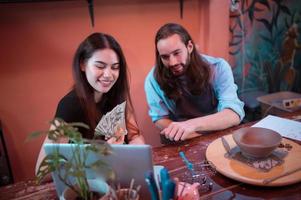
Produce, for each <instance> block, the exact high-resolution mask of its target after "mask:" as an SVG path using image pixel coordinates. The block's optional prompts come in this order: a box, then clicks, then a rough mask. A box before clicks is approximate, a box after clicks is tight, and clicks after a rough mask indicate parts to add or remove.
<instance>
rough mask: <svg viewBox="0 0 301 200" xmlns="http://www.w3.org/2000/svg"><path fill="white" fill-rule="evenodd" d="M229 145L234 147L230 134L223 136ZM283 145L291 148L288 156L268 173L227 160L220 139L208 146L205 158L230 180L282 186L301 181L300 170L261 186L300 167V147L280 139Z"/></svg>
mask: <svg viewBox="0 0 301 200" xmlns="http://www.w3.org/2000/svg"><path fill="white" fill-rule="evenodd" d="M224 138H225V139H226V140H227V142H228V143H229V145H230V147H231V149H232V148H234V147H235V146H236V144H235V142H234V140H233V139H232V134H230V135H226V136H224ZM282 142H283V143H284V144H286V143H288V144H291V145H292V146H293V148H292V150H290V151H289V153H288V155H287V156H286V157H285V159H284V163H283V164H282V165H279V166H276V167H274V168H273V169H271V170H270V171H269V172H262V171H259V170H256V169H255V168H252V167H250V166H248V165H246V164H244V163H241V162H239V161H237V160H233V159H228V158H226V157H225V156H224V155H225V153H226V150H225V148H224V146H223V144H222V141H221V138H218V139H216V140H214V141H213V142H212V143H210V144H209V146H208V148H207V150H206V158H207V160H209V161H211V162H212V163H213V164H214V165H215V167H216V170H217V171H218V172H219V173H221V174H223V175H224V176H227V177H229V178H231V179H234V180H237V181H240V182H243V183H248V184H252V185H258V186H284V185H289V184H293V183H297V182H299V181H301V170H299V171H297V172H295V173H293V174H290V175H287V176H284V177H282V178H279V179H277V180H275V181H273V182H270V183H268V184H263V180H264V179H266V178H272V177H275V176H278V175H280V174H283V173H286V172H287V171H289V170H292V169H296V168H297V167H301V162H300V160H301V146H300V145H299V144H297V143H295V142H293V141H291V140H288V139H285V138H282Z"/></svg>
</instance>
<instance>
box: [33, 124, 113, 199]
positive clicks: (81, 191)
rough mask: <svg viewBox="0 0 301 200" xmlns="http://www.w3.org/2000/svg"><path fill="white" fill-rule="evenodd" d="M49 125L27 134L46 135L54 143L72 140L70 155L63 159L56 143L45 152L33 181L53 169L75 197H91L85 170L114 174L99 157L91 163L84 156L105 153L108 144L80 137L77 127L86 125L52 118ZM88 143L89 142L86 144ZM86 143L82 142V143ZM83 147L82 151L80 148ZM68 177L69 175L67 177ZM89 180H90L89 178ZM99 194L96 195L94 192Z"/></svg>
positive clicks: (108, 146)
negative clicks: (50, 151)
mask: <svg viewBox="0 0 301 200" xmlns="http://www.w3.org/2000/svg"><path fill="white" fill-rule="evenodd" d="M50 124H51V128H50V130H48V131H38V132H34V133H32V134H31V136H30V138H33V137H37V136H39V135H41V134H47V137H48V138H49V139H50V140H51V141H52V142H53V143H58V142H59V141H60V139H62V138H68V139H69V142H70V143H72V147H73V148H72V152H71V154H72V155H71V156H70V157H69V159H68V158H66V157H65V156H64V155H63V154H61V153H60V151H59V148H60V145H57V148H56V149H55V150H54V151H53V153H51V154H48V155H47V156H46V157H45V158H44V159H43V160H42V162H41V164H40V166H39V168H38V172H37V181H38V183H41V181H42V180H43V179H44V178H45V177H46V176H48V175H49V174H50V173H51V172H55V173H56V174H57V177H58V178H59V180H60V181H61V182H63V183H64V184H65V185H66V186H67V188H69V189H71V190H72V191H73V193H75V194H76V195H77V198H76V199H85V200H91V199H93V198H94V197H93V196H95V192H92V191H91V188H93V186H92V187H91V185H89V184H90V183H91V181H89V179H88V177H87V174H86V169H93V170H96V171H97V170H101V171H104V170H106V174H107V175H108V176H107V178H113V177H114V173H113V171H112V170H111V169H110V167H109V166H107V165H106V163H104V162H103V161H101V160H97V161H94V162H92V163H88V162H87V157H88V155H89V154H90V153H96V154H101V155H104V156H106V155H109V154H111V152H112V150H111V147H110V145H109V144H107V143H106V142H104V141H97V142H95V141H93V140H92V141H88V140H87V139H84V138H83V137H82V135H81V133H80V132H79V128H80V127H82V128H87V129H88V128H89V127H88V126H87V125H85V124H83V123H67V122H65V121H63V120H62V119H58V118H56V119H54V120H52V121H51V122H50ZM87 143H89V144H87ZM85 144H86V145H85ZM83 146H84V151H81V150H80V148H82V147H83ZM70 177H73V178H72V179H70ZM92 182H93V181H92ZM98 196H99V195H98Z"/></svg>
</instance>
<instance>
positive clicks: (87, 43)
mask: <svg viewBox="0 0 301 200" xmlns="http://www.w3.org/2000/svg"><path fill="white" fill-rule="evenodd" d="M72 70H73V78H74V87H73V89H72V90H71V91H70V92H69V93H68V94H66V95H65V96H64V97H63V98H62V99H61V101H60V102H59V104H58V107H57V111H56V114H55V117H59V118H61V119H63V120H64V121H66V122H83V123H85V124H87V125H89V127H90V129H89V130H88V129H80V132H81V133H82V134H83V137H84V138H88V139H92V138H93V137H94V129H95V127H96V125H97V123H98V122H99V120H100V119H101V117H102V116H103V115H105V114H106V113H107V112H109V111H111V110H112V109H113V108H114V107H115V106H116V105H118V104H121V103H122V102H124V101H126V112H125V118H126V128H127V135H125V136H121V137H112V138H111V139H109V140H108V141H107V142H108V143H119V144H120V143H126V144H127V143H129V144H144V143H145V142H144V138H143V136H142V135H141V133H140V131H139V130H138V126H137V123H136V120H135V116H134V110H133V106H132V102H131V98H130V94H129V82H128V71H127V70H128V69H127V64H126V60H125V57H124V55H123V52H122V50H121V47H120V45H119V44H118V42H117V41H116V40H115V39H114V38H113V37H112V36H110V35H107V34H103V33H93V34H91V35H90V36H88V37H87V38H86V39H85V40H84V41H83V42H82V43H81V44H80V45H79V47H78V49H77V51H76V53H75V56H74V59H73V68H72ZM116 138H118V139H116ZM103 139H104V138H103ZM46 142H50V141H49V139H48V138H47V137H46V139H45V141H44V143H46ZM44 156H45V153H44V150H43V149H41V151H40V154H39V157H38V161H37V164H36V169H37V167H38V166H39V164H40V162H41V161H42V159H43V158H44Z"/></svg>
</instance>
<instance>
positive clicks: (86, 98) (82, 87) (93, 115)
mask: <svg viewBox="0 0 301 200" xmlns="http://www.w3.org/2000/svg"><path fill="white" fill-rule="evenodd" d="M106 48H109V49H112V50H113V51H114V52H115V53H116V54H117V57H118V60H119V70H120V71H119V77H118V79H117V81H116V82H115V84H114V85H113V87H112V88H111V89H110V90H109V91H108V92H107V93H104V94H103V95H102V98H101V101H100V102H99V103H97V104H96V103H95V100H94V89H93V88H92V86H91V85H90V84H89V82H88V80H87V78H86V75H85V72H84V71H82V70H81V64H84V63H86V61H87V60H88V59H89V58H91V57H92V55H93V53H94V52H95V51H97V50H101V49H106ZM127 73H128V70H127V64H126V60H125V57H124V54H123V52H122V49H121V47H120V45H119V44H118V42H117V41H116V40H115V39H114V38H113V37H112V36H110V35H108V34H104V33H93V34H91V35H89V36H88V37H87V38H86V39H85V40H84V41H83V42H82V43H81V44H80V45H79V47H78V49H77V51H76V53H75V56H74V59H73V78H74V82H75V85H74V88H75V91H76V94H77V96H78V98H79V100H80V103H81V106H82V108H83V110H84V112H85V114H86V118H87V121H88V125H89V126H90V128H91V131H90V133H89V135H87V136H84V137H87V138H92V137H93V135H94V129H95V127H96V125H97V123H98V121H99V120H100V118H101V116H102V115H104V114H105V113H107V112H108V111H111V110H112V109H113V108H114V107H115V106H116V105H117V104H120V103H122V102H123V101H125V100H126V101H127V108H128V109H130V110H131V111H133V106H132V101H131V98H130V91H129V80H128V74H127ZM99 110H100V111H101V113H99Z"/></svg>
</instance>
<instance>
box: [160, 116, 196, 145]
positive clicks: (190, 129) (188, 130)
mask: <svg viewBox="0 0 301 200" xmlns="http://www.w3.org/2000/svg"><path fill="white" fill-rule="evenodd" d="M192 133H195V128H194V126H193V124H192V123H190V122H189V120H187V121H183V122H171V123H170V124H169V125H168V126H167V127H166V128H164V129H163V130H162V131H161V134H163V135H165V137H166V138H168V139H170V140H174V141H179V140H185V139H188V138H190V137H189V136H190V135H191V134H192Z"/></svg>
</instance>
